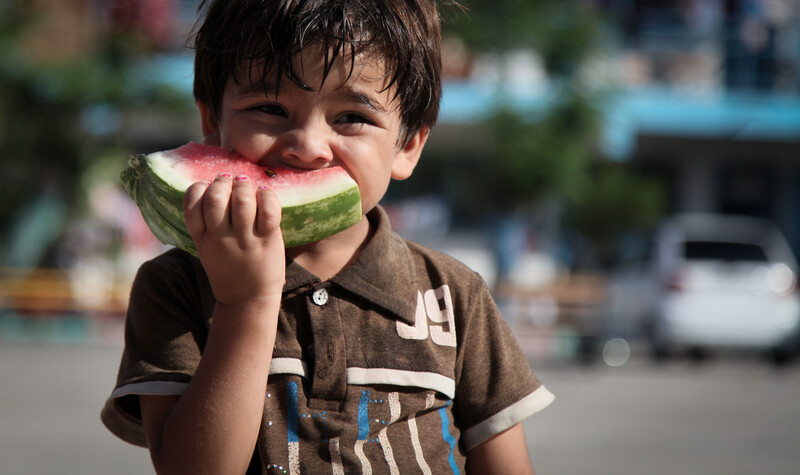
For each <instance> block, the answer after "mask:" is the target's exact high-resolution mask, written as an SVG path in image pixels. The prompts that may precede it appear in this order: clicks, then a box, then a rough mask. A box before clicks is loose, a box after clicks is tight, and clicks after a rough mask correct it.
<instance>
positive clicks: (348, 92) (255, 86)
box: [238, 81, 386, 113]
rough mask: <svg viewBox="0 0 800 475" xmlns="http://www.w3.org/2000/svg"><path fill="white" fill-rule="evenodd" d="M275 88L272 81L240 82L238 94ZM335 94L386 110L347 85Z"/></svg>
mask: <svg viewBox="0 0 800 475" xmlns="http://www.w3.org/2000/svg"><path fill="white" fill-rule="evenodd" d="M276 89H277V87H276V85H275V84H274V82H272V81H268V82H256V83H249V84H240V85H239V86H238V94H239V95H240V96H254V95H258V96H261V95H265V94H274V93H275V91H276ZM336 94H337V95H339V96H341V97H342V98H343V99H345V100H348V101H352V102H356V103H358V104H360V105H362V106H365V107H367V108H368V109H372V110H373V111H375V112H378V113H385V112H386V107H384V106H383V104H381V103H380V102H378V101H376V100H375V99H373V98H372V97H370V96H369V95H368V94H364V93H362V92H359V91H357V90H355V89H352V88H350V87H348V86H342V87H341V88H339V89H338V90H337V92H336Z"/></svg>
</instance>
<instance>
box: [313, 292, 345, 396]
mask: <svg viewBox="0 0 800 475" xmlns="http://www.w3.org/2000/svg"><path fill="white" fill-rule="evenodd" d="M306 305H307V306H308V314H309V317H310V322H311V331H312V334H313V337H314V342H313V351H312V352H311V357H312V358H313V362H314V364H313V369H312V374H311V378H310V380H311V386H310V391H309V394H308V396H309V406H311V407H312V408H314V406H316V408H318V409H334V407H332V404H335V405H336V406H338V405H339V403H340V402H342V401H344V399H345V394H346V390H347V360H346V354H347V351H346V347H345V338H344V328H343V327H342V319H341V316H340V315H339V309H338V307H339V306H338V305H337V301H336V299H335V298H333V297H332V296H331V295H330V293H329V288H328V286H327V285H325V284H319V285H316V286H314V287H313V288H311V290H310V291H309V292H308V293H307V295H306Z"/></svg>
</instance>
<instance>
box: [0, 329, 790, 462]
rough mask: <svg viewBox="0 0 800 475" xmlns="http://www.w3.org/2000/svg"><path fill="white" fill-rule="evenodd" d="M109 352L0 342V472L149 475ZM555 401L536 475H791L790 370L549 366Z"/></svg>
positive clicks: (538, 422)
mask: <svg viewBox="0 0 800 475" xmlns="http://www.w3.org/2000/svg"><path fill="white" fill-rule="evenodd" d="M119 351H120V348H119V347H118V346H116V345H114V344H108V343H107V344H104V345H98V344H85V343H84V344H61V345H37V344H31V343H26V344H9V343H5V344H0V403H2V408H0V474H2V475H6V474H9V475H11V474H13V475H16V474H24V475H36V474H51V473H58V474H80V475H93V474H110V473H121V474H134V475H136V474H149V473H152V470H151V468H150V465H149V460H148V456H147V454H146V452H145V451H144V450H143V449H138V448H135V447H132V446H128V445H126V444H125V443H123V442H120V441H118V440H116V439H115V438H114V437H113V436H111V435H110V434H108V433H107V432H106V431H105V429H104V428H103V427H102V426H101V424H100V422H99V420H98V410H99V408H100V406H101V405H102V403H103V401H104V399H105V397H106V395H107V394H108V392H109V391H110V389H111V386H112V385H113V381H114V377H115V373H116V367H117V362H118V357H119ZM535 365H536V367H537V373H538V374H539V376H540V378H541V379H543V380H544V381H545V382H546V384H547V386H548V387H549V388H550V389H551V390H552V391H553V392H555V393H556V394H557V396H558V399H557V400H556V402H555V403H554V404H553V405H552V406H551V407H550V408H548V409H547V410H546V411H544V412H542V413H541V414H540V415H538V416H535V417H533V418H531V419H529V420H528V421H527V422H526V432H527V434H528V440H529V449H530V452H531V457H532V459H533V460H534V465H535V467H536V470H537V473H538V474H539V475H571V474H575V475H583V474H592V475H603V474H609V475H627V474H631V475H638V474H646V475H659V474H674V473H678V474H682V475H691V474H702V475H707V474H722V473H725V474H734V475H735V474H754V473H758V474H771V475H776V474H777V475H781V474H787V475H789V474H792V475H795V474H798V473H800V404H798V401H800V365H798V366H793V367H790V368H788V369H784V370H781V371H771V370H769V368H768V367H767V366H764V365H760V364H757V363H753V362H749V361H724V360H714V361H710V362H708V363H706V364H704V365H700V366H697V365H692V364H689V363H684V362H676V363H670V364H668V365H663V366H652V365H650V364H648V363H646V362H643V361H640V360H637V359H635V358H634V359H633V360H631V361H630V362H629V363H627V364H626V365H624V366H622V367H620V368H611V367H607V366H604V365H597V366H595V367H593V368H592V369H585V368H582V367H580V366H577V365H573V364H567V363H558V362H555V363H554V362H549V363H546V364H545V363H541V362H540V363H538V364H535Z"/></svg>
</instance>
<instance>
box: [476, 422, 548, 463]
mask: <svg viewBox="0 0 800 475" xmlns="http://www.w3.org/2000/svg"><path fill="white" fill-rule="evenodd" d="M466 469H467V470H466V471H467V473H474V474H488V475H491V474H510V475H533V467H532V466H531V460H530V458H529V457H528V444H527V442H526V441H525V431H524V430H523V428H522V423H521V422H520V423H518V424H516V425H514V426H512V427H511V428H510V429H507V430H505V431H503V432H501V433H499V434H497V435H495V436H494V437H492V438H490V439H488V440H486V441H484V442H482V443H480V444H479V445H477V446H475V447H473V448H472V449H470V450H469V452H467V467H466Z"/></svg>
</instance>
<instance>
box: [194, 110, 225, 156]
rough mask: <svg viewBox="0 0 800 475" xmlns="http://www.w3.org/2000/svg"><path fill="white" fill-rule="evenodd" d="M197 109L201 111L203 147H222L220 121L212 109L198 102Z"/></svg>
mask: <svg viewBox="0 0 800 475" xmlns="http://www.w3.org/2000/svg"><path fill="white" fill-rule="evenodd" d="M197 108H198V109H199V110H200V120H201V123H200V125H201V127H202V130H203V145H216V146H217V147H219V146H220V145H222V142H221V140H220V133H219V121H218V120H217V118H216V116H215V115H214V113H213V112H212V111H211V108H210V107H208V106H207V105H205V104H204V103H202V102H200V101H198V102H197Z"/></svg>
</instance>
